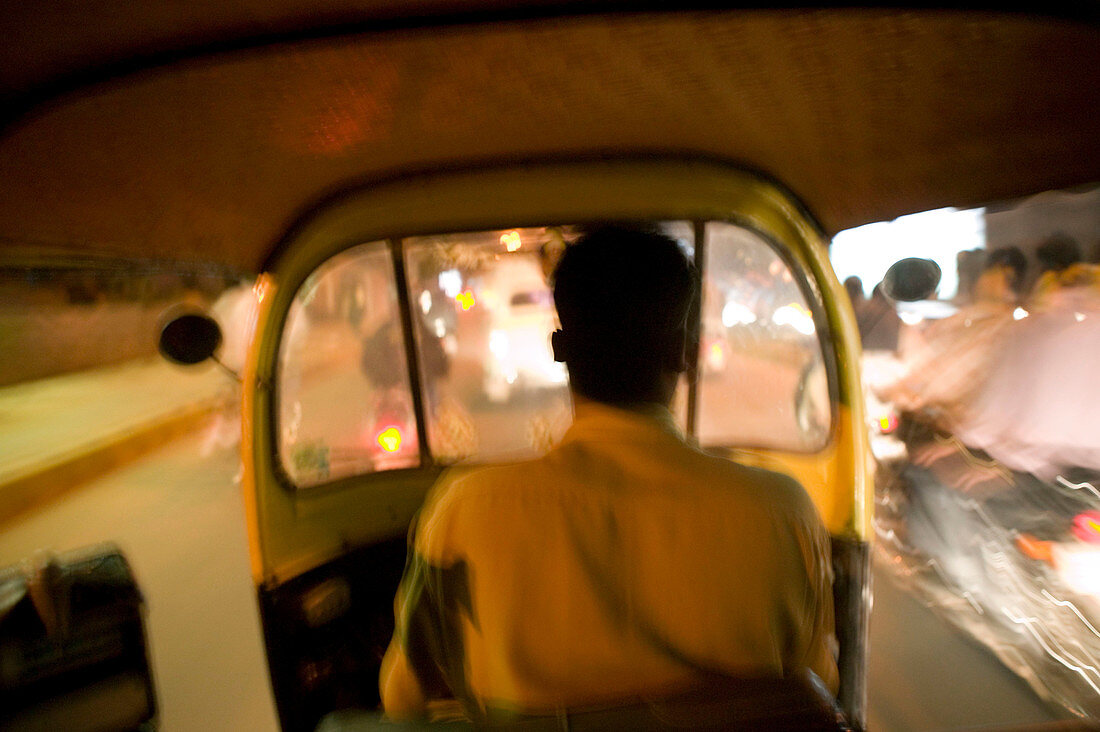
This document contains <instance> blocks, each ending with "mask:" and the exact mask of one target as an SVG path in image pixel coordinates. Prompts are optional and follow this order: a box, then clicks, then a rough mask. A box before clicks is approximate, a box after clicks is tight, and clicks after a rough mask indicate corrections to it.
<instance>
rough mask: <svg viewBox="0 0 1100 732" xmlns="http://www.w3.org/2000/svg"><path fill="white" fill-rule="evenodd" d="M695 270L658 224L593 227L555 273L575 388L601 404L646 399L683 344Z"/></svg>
mask: <svg viewBox="0 0 1100 732" xmlns="http://www.w3.org/2000/svg"><path fill="white" fill-rule="evenodd" d="M695 282H696V278H695V272H694V267H692V265H691V263H690V262H689V261H688V258H687V256H686V255H685V254H684V252H683V250H682V249H681V248H680V246H679V244H677V243H676V241H675V240H673V239H672V238H670V237H669V236H667V235H665V234H663V233H661V232H660V231H659V230H657V229H656V228H653V227H646V226H641V225H625V224H611V225H609V224H603V225H599V226H595V227H589V228H588V229H586V230H585V232H584V233H583V234H582V235H581V237H580V238H579V239H577V241H576V242H574V243H573V244H570V245H569V246H568V247H566V249H565V252H564V253H563V254H562V257H561V260H560V261H559V262H558V266H557V268H556V270H555V272H554V302H555V304H556V305H557V309H558V318H559V319H560V321H561V325H562V331H563V335H564V341H565V342H566V343H567V344H568V346H567V353H566V354H564V359H565V361H566V364H567V365H568V367H569V376H570V380H571V383H572V386H573V388H574V389H575V390H576V391H577V392H578V393H580V394H582V395H584V396H586V397H588V398H590V399H595V400H596V401H601V402H606V403H611V404H616V403H630V402H638V401H645V400H647V399H648V398H649V396H650V395H651V394H653V391H654V386H655V385H656V384H658V383H659V381H660V378H661V375H662V371H663V369H664V368H665V366H666V364H667V363H668V354H669V353H670V352H671V350H672V349H676V348H681V347H682V346H683V339H684V333H685V329H686V327H687V318H688V313H689V311H690V309H691V304H692V301H693V299H694V294H695Z"/></svg>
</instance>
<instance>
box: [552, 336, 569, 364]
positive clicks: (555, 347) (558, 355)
mask: <svg viewBox="0 0 1100 732" xmlns="http://www.w3.org/2000/svg"><path fill="white" fill-rule="evenodd" d="M565 342H566V338H565V334H564V333H562V332H561V329H560V328H559V329H558V330H555V331H554V332H553V333H551V334H550V349H551V350H552V351H553V352H554V360H555V361H557V362H559V363H565V362H566V361H568V360H569V359H568V358H567V357H566V351H567V350H568V349H567V348H566V346H565Z"/></svg>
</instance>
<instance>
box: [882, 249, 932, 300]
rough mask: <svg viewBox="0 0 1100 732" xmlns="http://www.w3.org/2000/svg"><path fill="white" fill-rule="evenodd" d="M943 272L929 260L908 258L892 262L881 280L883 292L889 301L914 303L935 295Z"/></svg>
mask: <svg viewBox="0 0 1100 732" xmlns="http://www.w3.org/2000/svg"><path fill="white" fill-rule="evenodd" d="M942 276H943V272H942V271H941V270H940V266H939V265H938V264H936V263H935V262H933V261H932V260H931V259H920V258H918V257H909V258H907V259H902V260H899V261H897V262H894V264H892V265H891V266H890V269H888V270H886V275H885V276H884V277H883V278H882V289H883V292H884V293H885V294H886V296H887V297H889V298H890V299H891V300H899V301H901V302H916V301H917V300H927V299H928V298H929V297H931V296H932V295H934V294H935V292H936V288H937V287H939V285H940V277H942Z"/></svg>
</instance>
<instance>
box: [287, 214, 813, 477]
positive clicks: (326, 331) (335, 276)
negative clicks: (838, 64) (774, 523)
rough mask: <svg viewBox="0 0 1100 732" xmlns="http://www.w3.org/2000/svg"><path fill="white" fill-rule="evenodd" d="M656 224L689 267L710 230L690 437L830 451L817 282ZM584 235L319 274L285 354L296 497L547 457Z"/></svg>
mask: <svg viewBox="0 0 1100 732" xmlns="http://www.w3.org/2000/svg"><path fill="white" fill-rule="evenodd" d="M659 226H660V228H661V229H662V230H663V231H665V232H666V233H667V234H669V235H670V236H672V237H673V238H675V239H676V240H677V241H678V242H679V243H680V244H681V246H682V248H683V249H684V252H685V254H686V255H687V256H689V257H691V258H696V256H697V252H696V249H697V247H696V242H695V235H696V231H698V230H700V229H701V230H703V231H704V232H705V239H704V246H705V249H706V252H705V256H703V257H702V258H701V259H702V261H703V262H704V267H703V270H702V273H701V279H702V287H701V303H700V308H699V312H700V313H701V315H700V316H699V317H700V321H701V322H697V323H696V328H697V330H698V333H699V350H698V368H697V371H696V373H697V376H696V378H695V379H694V383H691V380H690V379H689V378H688V377H687V376H685V377H684V378H682V379H681V384H680V387H679V389H678V390H677V394H676V396H675V398H674V400H673V407H672V409H673V415H674V417H675V419H676V421H677V423H678V424H679V426H680V428H681V429H682V430H683V431H684V432H685V433H688V434H689V435H693V436H695V437H696V438H697V439H698V442H699V444H700V445H701V446H702V447H705V448H726V447H737V446H757V447H768V448H778V449H783V450H791V451H800V452H806V451H813V450H817V449H820V448H821V447H822V446H823V445H824V444H825V442H826V441H827V437H828V432H829V429H830V424H831V422H830V420H831V404H830V400H829V387H828V379H827V376H826V369H825V367H824V358H823V352H822V348H821V339H820V335H819V333H818V326H817V320H816V318H815V315H814V313H815V310H819V309H820V308H819V307H818V305H817V304H816V302H815V301H814V300H813V299H812V298H811V297H809V296H807V292H808V289H807V287H806V284H805V281H804V280H803V279H801V278H800V276H798V274H797V273H796V272H794V271H793V270H792V269H791V268H790V266H788V264H787V263H786V262H785V261H784V259H783V258H782V257H781V256H780V255H779V254H778V253H777V251H776V250H775V249H774V248H773V247H772V246H770V245H769V244H768V242H767V241H765V240H764V239H763V238H762V237H760V236H759V235H757V234H755V233H753V232H751V231H749V230H748V229H745V228H743V227H740V226H737V225H734V224H730V223H725V222H710V223H706V224H704V223H702V222H700V223H698V224H696V223H694V222H686V221H680V222H663V223H661V224H659ZM580 231H581V228H580V227H576V226H570V225H565V226H545V227H529V228H515V229H500V230H490V231H480V232H465V233H454V234H442V235H435V236H420V237H411V238H407V239H401V240H390V241H375V242H370V243H365V244H361V245H358V246H355V247H352V248H351V249H348V250H346V251H344V252H342V253H340V254H339V255H337V256H335V257H333V258H331V259H329V260H328V261H326V262H325V263H323V264H322V265H321V266H320V267H318V268H317V270H316V271H314V273H313V274H312V275H310V276H309V277H308V278H307V280H306V281H305V282H304V283H303V284H302V286H301V287H300V288H299V291H298V293H297V295H296V296H295V298H294V302H293V304H292V306H291V309H290V311H289V313H288V316H287V322H286V327H285V328H284V331H283V338H282V345H281V348H280V359H279V377H278V378H279V385H278V398H279V405H278V415H279V425H278V436H279V455H280V460H281V465H282V468H283V471H284V472H285V474H286V475H287V476H288V477H289V479H290V482H291V483H292V484H294V485H295V486H298V487H308V486H313V485H318V484H321V483H326V482H329V481H332V480H336V479H339V478H345V477H349V476H354V475H361V474H367V473H377V472H379V471H386V470H395V469H401V468H413V467H419V466H427V465H449V464H453V463H457V462H462V461H472V462H499V461H505V460H515V459H522V458H526V457H531V456H533V455H537V454H539V453H541V452H544V451H545V450H547V449H549V447H550V446H551V445H553V444H554V443H555V442H556V441H557V440H559V439H560V438H561V436H562V435H563V434H564V432H565V430H566V428H567V427H568V426H569V423H570V421H571V411H570V399H569V390H568V373H567V371H566V368H565V365H564V364H562V363H559V362H556V361H555V360H554V357H553V354H552V352H551V349H550V335H551V333H552V332H553V331H554V330H555V328H556V327H557V315H556V313H555V310H554V304H553V298H552V295H551V288H550V284H549V279H550V275H551V273H552V272H553V268H554V265H555V263H556V261H557V258H558V256H560V254H561V252H562V251H563V250H564V248H565V247H566V246H568V245H569V243H570V242H571V241H573V240H574V239H575V238H576V237H577V236H578V235H579V233H580ZM692 404H694V408H693V409H692V408H689V407H691V406H692ZM689 415H690V416H691V417H690V419H689Z"/></svg>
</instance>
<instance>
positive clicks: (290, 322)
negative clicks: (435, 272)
mask: <svg viewBox="0 0 1100 732" xmlns="http://www.w3.org/2000/svg"><path fill="white" fill-rule="evenodd" d="M395 282H396V280H395V278H394V268H393V260H392V256H391V254H390V250H389V248H388V247H387V245H386V244H385V243H383V242H374V243H371V244H364V245H361V246H358V247H354V248H352V249H349V250H348V251H346V252H343V253H342V254H340V255H338V256H336V257H333V258H332V259H330V260H329V261H327V262H325V263H324V264H323V265H322V266H321V267H319V268H318V269H317V271H316V272H314V273H313V274H312V275H310V277H309V278H308V279H307V280H306V281H305V283H304V284H303V285H302V287H301V289H300V290H299V291H298V293H297V294H296V295H295V297H294V302H293V303H292V305H291V308H290V312H289V315H288V317H287V323H286V329H285V330H284V332H283V338H282V344H281V347H280V352H279V391H278V405H277V408H278V420H279V421H278V440H279V457H280V460H281V462H282V466H283V469H284V470H285V471H286V473H287V475H288V476H289V477H290V479H291V481H292V482H293V483H294V484H295V485H298V486H302V487H305V486H311V485H316V484H318V483H323V482H327V481H330V480H335V479H337V478H342V477H346V476H349V475H357V474H362V473H370V472H373V471H378V470H391V469H396V468H409V467H415V466H417V465H419V463H420V455H419V449H418V445H417V433H416V419H415V414H414V410H413V402H412V394H411V391H410V388H409V375H408V366H407V363H408V361H407V359H406V355H405V342H404V333H403V330H402V325H401V318H400V310H399V305H398V298H397V289H396V284H395Z"/></svg>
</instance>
